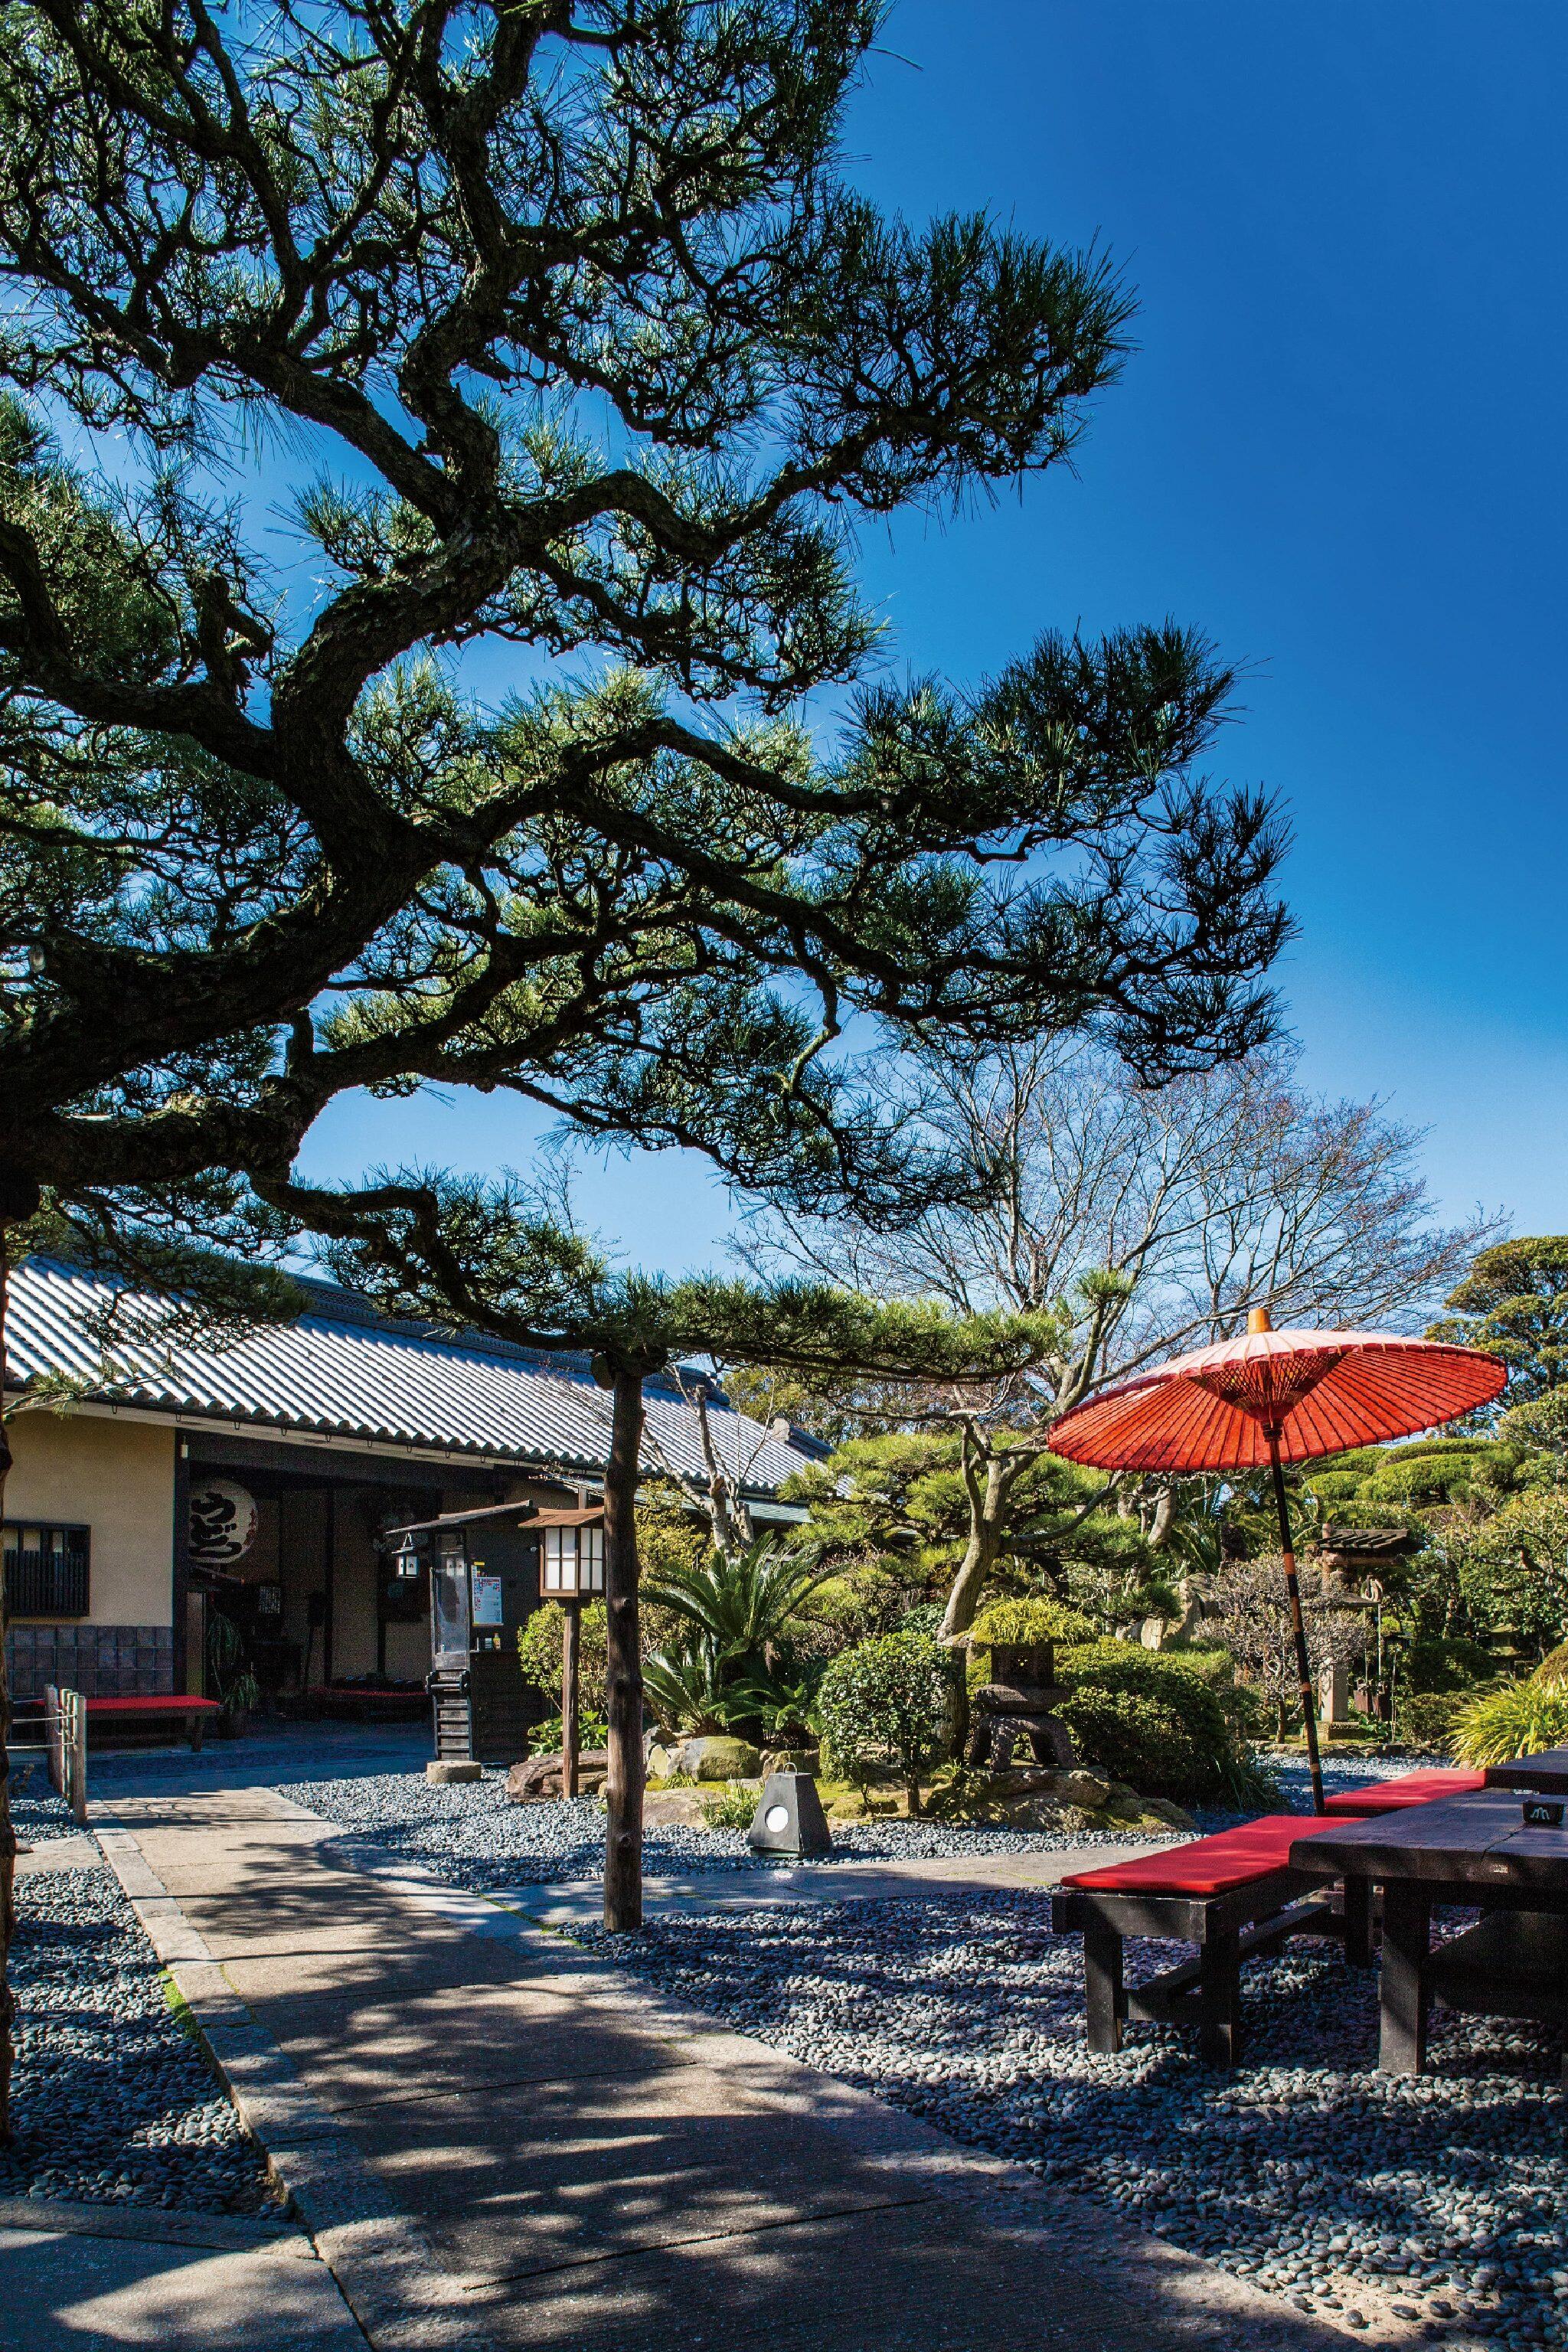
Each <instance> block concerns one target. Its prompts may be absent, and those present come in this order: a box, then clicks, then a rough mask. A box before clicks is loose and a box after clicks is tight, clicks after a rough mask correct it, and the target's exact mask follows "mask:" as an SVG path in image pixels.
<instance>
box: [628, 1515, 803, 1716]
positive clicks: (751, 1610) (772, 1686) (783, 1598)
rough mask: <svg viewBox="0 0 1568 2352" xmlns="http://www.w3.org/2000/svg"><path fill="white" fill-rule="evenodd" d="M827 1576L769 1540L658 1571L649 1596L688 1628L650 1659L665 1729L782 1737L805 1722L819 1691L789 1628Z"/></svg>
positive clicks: (649, 1683)
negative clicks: (794, 1657) (794, 1660)
mask: <svg viewBox="0 0 1568 2352" xmlns="http://www.w3.org/2000/svg"><path fill="white" fill-rule="evenodd" d="M823 1573H824V1571H823V1570H821V1569H820V1568H818V1567H816V1566H815V1565H813V1563H812V1562H810V1561H809V1560H806V1559H801V1558H799V1557H797V1556H796V1555H795V1553H793V1552H789V1551H786V1550H785V1549H784V1547H783V1546H782V1545H781V1544H779V1543H778V1542H776V1541H775V1540H774V1539H773V1538H768V1537H763V1538H761V1539H760V1540H759V1541H758V1542H756V1543H752V1544H748V1545H747V1546H746V1548H745V1549H744V1550H743V1551H741V1552H738V1553H736V1554H735V1555H734V1557H733V1558H731V1559H724V1558H723V1557H722V1555H721V1553H719V1552H717V1551H710V1552H707V1553H705V1554H704V1555H703V1557H702V1558H701V1559H700V1560H697V1561H695V1562H693V1563H692V1564H691V1565H689V1566H680V1567H676V1568H672V1569H669V1570H667V1571H666V1572H665V1574H663V1575H662V1576H650V1577H649V1578H648V1579H647V1581H646V1582H645V1584H644V1586H643V1592H644V1596H645V1598H646V1599H647V1601H650V1602H652V1603H653V1604H654V1605H655V1606H656V1607H658V1608H660V1609H667V1610H668V1611H669V1612H670V1614H671V1615H672V1616H675V1617H678V1618H679V1619H680V1620H681V1622H682V1630H683V1635H684V1638H683V1639H682V1640H681V1641H680V1642H679V1644H678V1645H677V1646H676V1647H675V1648H673V1649H668V1650H663V1651H658V1652H656V1653H655V1654H654V1655H653V1656H651V1657H649V1658H647V1659H645V1660H644V1662H643V1687H644V1689H645V1690H646V1692H647V1698H648V1703H649V1705H650V1706H652V1708H653V1710H654V1712H655V1714H656V1715H657V1716H658V1718H659V1720H660V1722H661V1723H662V1724H663V1725H664V1727H665V1728H666V1729H667V1730H670V1731H678V1730H679V1731H731V1730H735V1729H738V1728H740V1727H742V1726H749V1727H754V1728H756V1729H759V1730H761V1731H762V1732H763V1734H764V1735H765V1736H767V1737H769V1738H779V1737H781V1736H784V1735H785V1734H787V1733H788V1732H789V1731H790V1730H791V1729H792V1728H793V1727H795V1726H797V1725H799V1724H801V1723H803V1722H804V1720H805V1709H806V1707H807V1706H808V1705H809V1704H810V1696H811V1694H810V1690H809V1687H808V1686H807V1684H806V1683H805V1681H804V1680H802V1679H801V1678H800V1677H799V1676H798V1675H795V1674H793V1673H792V1672H791V1671H790V1667H789V1662H788V1660H787V1657H786V1629H787V1627H788V1625H789V1622H790V1620H791V1619H792V1618H793V1617H795V1615H797V1614H798V1612H799V1611H800V1609H801V1606H802V1604H803V1603H804V1602H805V1600H806V1598H807V1596H808V1595H809V1594H810V1593H812V1592H813V1591H815V1590H816V1586H817V1585H818V1584H820V1583H821V1582H822V1580H823ZM687 1629H689V1630H687Z"/></svg>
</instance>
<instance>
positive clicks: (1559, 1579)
mask: <svg viewBox="0 0 1568 2352" xmlns="http://www.w3.org/2000/svg"><path fill="white" fill-rule="evenodd" d="M1453 1549H1454V1553H1455V1557H1456V1559H1457V1561H1458V1580H1459V1589H1460V1591H1461V1592H1462V1593H1463V1595H1464V1598H1465V1601H1466V1603H1467V1606H1468V1609H1469V1611H1470V1612H1471V1614H1472V1616H1473V1618H1474V1619H1475V1621H1476V1622H1477V1623H1478V1624H1479V1625H1480V1626H1483V1627H1488V1628H1490V1629H1493V1630H1496V1631H1498V1632H1510V1633H1517V1634H1519V1635H1521V1636H1522V1638H1523V1639H1524V1640H1525V1641H1527V1642H1532V1643H1539V1644H1540V1646H1541V1647H1542V1649H1546V1648H1548V1647H1551V1646H1552V1645H1553V1644H1554V1643H1558V1642H1560V1641H1561V1640H1562V1639H1563V1636H1564V1634H1565V1633H1568V1488H1564V1487H1556V1486H1552V1487H1542V1488H1531V1489H1527V1490H1525V1491H1524V1492H1523V1493H1521V1494H1517V1495H1513V1496H1510V1497H1509V1498H1508V1500H1507V1501H1506V1502H1504V1503H1502V1504H1501V1505H1500V1507H1499V1508H1498V1509H1497V1510H1496V1511H1495V1512H1494V1513H1493V1514H1492V1516H1491V1517H1489V1519H1487V1520H1485V1521H1483V1523H1482V1524H1481V1525H1480V1526H1479V1527H1478V1528H1474V1529H1472V1530H1469V1531H1467V1532H1464V1533H1461V1534H1457V1535H1456V1537H1455V1538H1454V1539H1453Z"/></svg>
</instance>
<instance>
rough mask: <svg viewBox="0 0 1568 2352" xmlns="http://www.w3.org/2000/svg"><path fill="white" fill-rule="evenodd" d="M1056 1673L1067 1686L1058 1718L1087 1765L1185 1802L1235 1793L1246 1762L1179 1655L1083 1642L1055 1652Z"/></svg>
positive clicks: (1217, 1708) (1222, 1715) (1204, 1687)
mask: <svg viewBox="0 0 1568 2352" xmlns="http://www.w3.org/2000/svg"><path fill="white" fill-rule="evenodd" d="M1057 1670H1058V1674H1059V1675H1060V1676H1061V1678H1062V1681H1063V1682H1064V1683H1065V1684H1066V1685H1067V1686H1068V1696H1067V1697H1066V1698H1065V1699H1063V1700H1062V1701H1060V1702H1059V1704H1058V1713H1059V1715H1060V1717H1061V1718H1062V1721H1063V1722H1064V1723H1065V1724H1066V1725H1067V1727H1068V1730H1069V1731H1070V1732H1071V1733H1072V1735H1073V1739H1074V1742H1075V1744H1076V1745H1077V1747H1078V1748H1079V1752H1080V1753H1081V1755H1082V1756H1083V1758H1084V1760H1085V1761H1086V1762H1088V1763H1093V1764H1098V1765H1099V1766H1100V1769H1101V1770H1102V1771H1109V1772H1114V1773H1115V1774H1116V1776H1117V1778H1118V1779H1119V1780H1131V1781H1132V1782H1133V1784H1134V1785H1135V1786H1136V1787H1138V1788H1139V1789H1141V1790H1143V1791H1144V1792H1145V1793H1146V1794H1148V1795H1152V1796H1163V1797H1174V1798H1176V1799H1178V1800H1179V1801H1182V1802H1188V1801H1192V1800H1194V1799H1196V1800H1198V1801H1202V1800H1203V1799H1205V1798H1206V1797H1214V1796H1219V1795H1222V1794H1225V1793H1226V1792H1228V1791H1230V1790H1233V1789H1236V1788H1237V1787H1239V1785H1240V1778H1238V1776H1241V1777H1245V1775H1244V1765H1245V1759H1244V1758H1243V1757H1242V1756H1241V1754H1240V1753H1239V1751H1238V1748H1237V1742H1236V1739H1235V1738H1234V1736H1233V1734H1232V1731H1231V1727H1230V1724H1229V1722H1228V1721H1227V1719H1226V1711H1225V1708H1224V1707H1223V1706H1221V1704H1220V1701H1219V1698H1218V1696H1216V1694H1215V1691H1214V1690H1213V1689H1211V1688H1210V1686H1209V1685H1208V1684H1207V1683H1206V1682H1205V1680H1204V1679H1203V1677H1202V1675H1198V1674H1195V1673H1194V1671H1193V1669H1192V1668H1191V1667H1190V1666H1187V1665H1185V1664H1181V1663H1180V1662H1179V1654H1173V1655H1170V1656H1167V1655H1166V1654H1163V1652H1161V1651H1157V1650H1141V1649H1135V1648H1134V1647H1133V1646H1132V1644H1131V1643H1128V1642H1088V1643H1082V1644H1080V1645H1079V1646H1076V1647H1074V1648H1070V1649H1067V1650H1064V1651H1062V1652H1060V1653H1059V1654H1058V1659H1057ZM1111 1699H1115V1700H1117V1701H1121V1700H1128V1701H1131V1700H1136V1701H1138V1702H1139V1704H1138V1705H1137V1706H1131V1705H1129V1706H1121V1705H1117V1706H1110V1705H1109V1704H1108V1702H1109V1701H1110V1700H1111ZM1119 1740H1120V1741H1121V1742H1123V1743H1124V1744H1123V1745H1122V1746H1121V1747H1119V1746H1118V1744H1117V1743H1118V1741H1119Z"/></svg>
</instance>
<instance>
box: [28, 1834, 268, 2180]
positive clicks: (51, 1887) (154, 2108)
mask: <svg viewBox="0 0 1568 2352" xmlns="http://www.w3.org/2000/svg"><path fill="white" fill-rule="evenodd" d="M50 1802H51V1803H55V1802H58V1801H57V1800H53V1799H50ZM18 1811H20V1808H18ZM59 1811H60V1812H61V1813H62V1814H64V1815H65V1820H66V1822H67V1826H68V1828H69V1827H71V1826H73V1824H71V1822H70V1817H69V1815H68V1814H66V1813H65V1809H64V1807H63V1806H61V1807H60V1808H59ZM18 1825H19V1826H20V1823H19V1824H18ZM27 1833H28V1834H33V1835H37V1833H38V1832H37V1826H36V1825H35V1826H34V1827H33V1828H32V1829H30V1830H29V1832H27ZM165 1982H166V1979H165V1978H164V1976H163V1970H162V1969H161V1968H160V1967H159V1964H158V1960H157V1958H156V1956H155V1955H154V1953H153V1948H152V1946H151V1945H150V1944H149V1943H148V1941H147V1938H146V1937H145V1936H144V1935H143V1934H142V1928H141V1927H140V1926H139V1924H138V1922H137V1919H136V1915H135V1913H134V1912H133V1911H132V1908H131V1906H130V1904H129V1903H128V1902H127V1901H126V1899H125V1897H124V1895H122V1894H121V1889H120V1883H119V1881H118V1880H117V1879H116V1877H115V1876H114V1874H113V1873H112V1871H110V1869H108V1868H107V1867H104V1868H102V1869H98V1870H61V1871H51V1872H47V1873H40V1874H37V1875H32V1876H29V1877H26V1878H23V1879H20V1880H18V1882H17V1885H16V1943H15V1944H14V1945H13V1947H12V1951H11V1983H12V1988H13V1990H14V1992H15V1994H16V2010H17V2016H16V2075H15V2078H14V2084H13V2094H12V2117H13V2123H14V2126H15V2132H16V2137H15V2141H14V2144H13V2145H12V2146H11V2147H5V2148H0V2196H5V2197H37V2198H51V2197H59V2198H67V2199H69V2200H73V2201H75V2202H79V2203H82V2204H89V2205H103V2204H110V2205H142V2206H148V2205H151V2206H158V2207H163V2208H165V2209H173V2210H178V2211H184V2212H200V2213H267V2212H273V2211H276V2210H277V2208H276V2206H275V2205H274V2204H273V2203H272V2201H271V2200H270V2199H269V2197H268V2189H267V2177H266V2171H265V2168H264V2166H263V2163H262V2159H261V2155H260V2152H259V2150H258V2147H257V2146H256V2144H255V2142H254V2141H253V2140H252V2139H251V2138H250V2137H249V2136H248V2135H247V2133H246V2132H245V2131H244V2130H243V2129H242V2128H241V2126H240V2122H239V2118H238V2116H237V2115H236V2113H235V2111H234V2108H233V2107H232V2105H230V2104H229V2101H228V2099H227V2097H226V2095H225V2094H224V2092H223V2090H222V2088H221V2086H220V2084H218V2082H217V2079H216V2075H215V2074H213V2072H212V2069H211V2068H210V2066H209V2065H208V2063H207V2062H206V2060H205V2057H204V2056H203V2054H202V2051H201V2046H200V2044H199V2043H198V2042H196V2040H195V2037H194V2035H193V2034H192V2033H191V2032H188V2031H187V2029H186V2028H185V2027H184V2025H183V2024H182V2023H181V2022H180V2021H179V2019H178V2018H177V2017H176V2015H175V2014H174V2011H173V2010H171V2008H170V2006H169V2003H168V2000H166V1998H165V1995H164V1985H165Z"/></svg>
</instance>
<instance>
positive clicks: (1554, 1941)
mask: <svg viewBox="0 0 1568 2352" xmlns="http://www.w3.org/2000/svg"><path fill="white" fill-rule="evenodd" d="M1531 1760H1532V1761H1533V1760H1538V1759H1531ZM1290 1866H1291V1868H1292V1869H1293V1870H1300V1871H1303V1872H1310V1873H1312V1874H1319V1875H1329V1874H1332V1875H1333V1876H1335V1877H1341V1876H1342V1877H1343V1879H1344V1881H1345V1892H1346V1895H1347V1898H1348V1897H1349V1896H1350V1895H1351V1892H1352V1885H1357V1886H1361V1885H1364V1887H1365V1889H1366V1892H1367V1894H1368V1895H1370V1893H1371V1889H1372V1887H1373V1885H1380V1886H1381V1887H1382V1888H1383V1979H1382V2016H1381V2024H1380V2030H1379V2040H1378V2059H1377V2063H1378V2065H1379V2067H1380V2068H1381V2070H1382V2071H1383V2073H1384V2074H1420V2072H1421V2069H1422V2066H1423V2064H1424V2063H1425V2061H1426V2018H1427V2011H1428V2010H1429V2008H1430V2005H1431V2000H1432V1995H1433V1994H1434V1993H1435V1992H1436V1993H1437V1994H1439V1995H1440V1996H1441V1998H1442V1999H1443V2000H1446V2001H1447V2004H1448V2006H1449V2007H1450V2008H1452V2009H1463V2010H1469V2011H1474V2012H1476V2013H1477V2014H1479V2015H1480V2016H1485V2017H1520V2018H1532V2019H1535V2020H1538V2021H1541V2022H1542V2023H1544V2024H1549V2025H1557V2026H1562V2027H1564V2028H1568V1829H1554V1830H1549V1829H1527V1828H1526V1827H1525V1825H1524V1819H1523V1812H1522V1803H1521V1798H1520V1796H1519V1794H1518V1793H1517V1791H1514V1790H1507V1789H1484V1790H1480V1791H1479V1793H1478V1794H1476V1795H1475V1796H1470V1797H1454V1798H1450V1799H1447V1800H1446V1801H1443V1802H1441V1803H1438V1804H1433V1805H1418V1806H1413V1807H1411V1808H1409V1809H1408V1810H1406V1811H1404V1812H1398V1813H1384V1814H1380V1815H1377V1816H1375V1817H1374V1818H1373V1819H1372V1820H1371V1821H1350V1822H1346V1823H1345V1824H1344V1827H1343V1828H1340V1827H1338V1826H1337V1825H1336V1826H1335V1827H1334V1828H1333V1829H1331V1830H1326V1831H1321V1832H1318V1833H1317V1834H1316V1835H1314V1836H1311V1837H1303V1838H1300V1839H1298V1840H1297V1842H1296V1843H1295V1844H1294V1845H1292V1847H1291V1849H1290ZM1434 1904H1462V1905H1465V1906H1480V1908H1481V1909H1482V1911H1483V1913H1484V1915H1485V1916H1483V1917H1482V1919H1481V1921H1480V1923H1479V1926H1478V1927H1471V1928H1469V1929H1468V1930H1467V1931H1466V1932H1465V1933H1464V1934H1463V1935H1460V1936H1457V1937H1454V1938H1453V1939H1452V1941H1451V1942H1448V1943H1447V1944H1443V1945H1440V1946H1439V1947H1438V1948H1437V1950H1436V1951H1435V1952H1434V1951H1433V1950H1432V1948H1431V1935H1432V1906H1433V1905H1434ZM1565 2080H1568V2069H1565Z"/></svg>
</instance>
